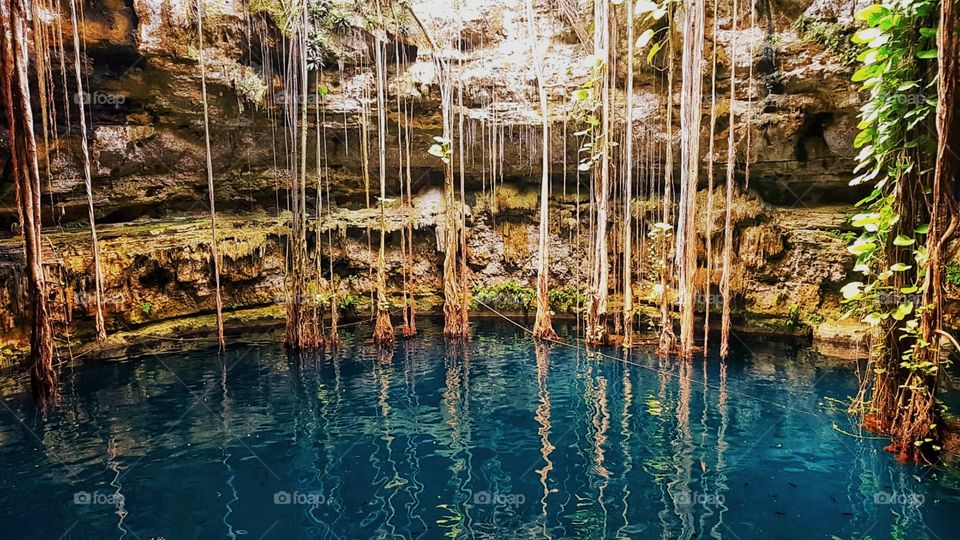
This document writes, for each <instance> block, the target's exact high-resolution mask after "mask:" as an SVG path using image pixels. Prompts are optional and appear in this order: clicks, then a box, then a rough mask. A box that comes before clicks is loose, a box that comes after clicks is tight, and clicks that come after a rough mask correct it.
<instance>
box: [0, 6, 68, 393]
mask: <svg viewBox="0 0 960 540" xmlns="http://www.w3.org/2000/svg"><path fill="white" fill-rule="evenodd" d="M28 17H29V15H28V9H27V5H26V3H25V2H24V0H10V1H5V2H0V30H2V32H3V33H2V36H3V39H0V45H2V48H3V50H2V51H0V54H2V57H0V68H2V71H3V93H2V95H3V99H4V110H5V113H6V121H7V129H8V143H9V148H10V173H11V177H12V178H13V180H14V185H15V186H16V190H15V192H16V201H17V214H18V218H19V221H20V229H21V231H23V240H24V259H25V265H26V270H27V271H26V274H27V296H28V298H29V303H30V306H31V308H32V311H33V314H32V315H33V316H32V322H31V334H30V353H29V355H28V356H27V358H26V362H27V365H29V366H30V386H31V389H32V392H33V397H34V399H36V400H37V401H38V402H40V403H41V404H48V403H52V402H54V401H56V400H57V398H58V396H59V390H58V388H57V386H58V378H59V377H58V374H57V371H56V369H55V368H54V365H53V329H52V327H51V324H50V306H49V294H48V290H47V279H46V277H45V276H44V271H43V248H42V240H41V205H40V167H39V163H38V161H37V141H36V136H35V134H34V131H33V111H31V109H30V103H31V101H30V94H31V92H30V78H29V75H28V70H29V67H30V58H29V54H30V53H29V44H28V40H27V20H28Z"/></svg>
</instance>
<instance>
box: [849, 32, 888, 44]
mask: <svg viewBox="0 0 960 540" xmlns="http://www.w3.org/2000/svg"><path fill="white" fill-rule="evenodd" d="M882 35H883V30H880V29H879V28H864V29H863V30H860V31H858V32H857V33H855V34H854V35H853V37H852V38H850V41H852V42H854V43H856V44H858V45H863V44H865V43H870V42H871V41H873V40H874V39H876V38H878V37H880V36H882Z"/></svg>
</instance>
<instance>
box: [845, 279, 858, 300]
mask: <svg viewBox="0 0 960 540" xmlns="http://www.w3.org/2000/svg"><path fill="white" fill-rule="evenodd" d="M862 290H863V283H862V282H860V281H852V282H850V283H847V284H846V285H844V286H843V288H841V289H840V294H842V295H843V299H844V300H853V299H854V298H856V297H858V296H860V293H861V291H862Z"/></svg>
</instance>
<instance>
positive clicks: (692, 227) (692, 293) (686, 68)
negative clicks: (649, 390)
mask: <svg viewBox="0 0 960 540" xmlns="http://www.w3.org/2000/svg"><path fill="white" fill-rule="evenodd" d="M704 3H705V0H686V2H685V4H684V10H683V55H682V58H681V64H682V67H681V77H682V80H681V88H680V201H679V206H680V210H679V216H678V221H677V254H676V256H677V267H678V269H679V272H678V280H677V281H678V289H679V293H680V294H679V297H680V352H681V353H682V354H683V355H684V356H690V355H692V354H693V350H694V337H693V331H694V313H695V308H696V306H695V297H696V286H695V282H696V275H697V185H698V184H699V180H700V174H699V173H700V124H701V122H700V120H701V115H702V109H703V91H702V86H703V74H702V73H701V71H700V69H701V68H700V64H701V62H702V60H703V30H704V8H705V6H704Z"/></svg>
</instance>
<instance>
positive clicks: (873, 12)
mask: <svg viewBox="0 0 960 540" xmlns="http://www.w3.org/2000/svg"><path fill="white" fill-rule="evenodd" d="M887 12H888V10H887V8H885V7H883V6H882V5H880V4H871V5H869V6H867V7H865V8H863V9H861V10H860V11H858V12H857V14H856V15H854V16H853V18H854V19H856V20H858V21H860V22H866V23H868V24H869V23H870V21H875V20H877V19H878V18H880V17H881V16H883V15H884V14H886V13H887Z"/></svg>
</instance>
